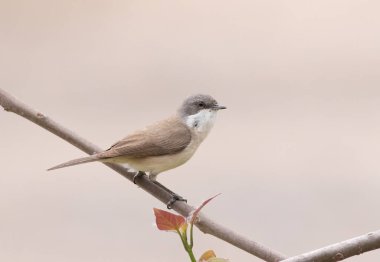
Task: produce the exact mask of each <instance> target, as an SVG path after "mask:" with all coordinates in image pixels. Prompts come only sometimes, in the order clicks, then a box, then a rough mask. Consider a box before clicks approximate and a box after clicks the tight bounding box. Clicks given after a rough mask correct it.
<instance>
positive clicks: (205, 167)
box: [0, 0, 380, 262]
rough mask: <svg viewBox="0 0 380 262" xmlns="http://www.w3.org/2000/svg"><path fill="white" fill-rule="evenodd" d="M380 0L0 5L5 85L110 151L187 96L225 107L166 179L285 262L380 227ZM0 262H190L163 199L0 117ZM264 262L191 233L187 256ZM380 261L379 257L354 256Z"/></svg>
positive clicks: (38, 0) (0, 65) (360, 261)
mask: <svg viewBox="0 0 380 262" xmlns="http://www.w3.org/2000/svg"><path fill="white" fill-rule="evenodd" d="M379 10H380V4H379V2H378V1H375V0H373V1H364V0H357V1H353V0H351V1H347V0H340V1H327V0H323V1H303V0H298V1H289V0H286V1H285V0H283V1H255V0H254V1H243V0H238V1H225V0H212V1H204V0H202V1H201V0H199V1H198V0H196V1H190V0H186V1H185V0H175V1H174V0H173V1H160V0H151V1H148V0H139V1H137V0H136V1H128V0H123V1H114V0H111V1H94V0H92V1H77V0H75V1H74V0H65V1H63V0H62V1H51V0H35V1H20V0H14V1H4V0H3V1H1V4H0V56H1V59H0V87H1V88H3V89H6V90H8V91H9V92H11V93H12V94H14V95H15V96H17V97H18V98H20V99H21V100H23V101H25V102H26V103H28V104H29V105H31V106H32V107H34V108H36V109H39V110H41V111H42V112H43V113H46V114H48V115H49V116H51V117H52V118H53V119H55V120H57V121H58V122H60V123H62V124H63V125H65V126H67V127H70V128H71V129H72V130H74V131H75V132H77V133H78V134H80V135H81V136H84V137H86V138H87V139H89V140H90V141H92V142H94V143H96V144H98V145H99V146H102V147H104V148H106V147H108V146H109V145H110V144H112V143H113V142H115V141H116V140H118V139H120V138H122V137H123V136H125V135H126V134H127V133H128V132H131V131H134V130H135V129H137V128H140V127H143V126H144V125H146V124H149V123H151V122H153V121H155V120H158V119H161V118H163V117H166V116H167V115H169V114H172V113H174V110H176V108H177V107H178V106H179V105H180V103H181V101H182V100H183V99H184V98H185V97H186V96H188V95H190V94H194V93H198V92H202V93H207V94H211V95H213V96H214V97H215V98H216V99H217V100H218V101H219V102H220V104H223V105H226V106H227V107H228V110H225V111H223V112H220V114H219V115H218V121H217V123H216V125H215V127H214V129H213V131H212V132H211V134H210V136H209V137H208V139H206V141H205V142H204V144H203V145H202V146H201V147H200V149H199V151H198V152H197V154H196V155H195V157H194V158H193V159H192V160H191V161H189V162H188V163H187V164H185V165H184V166H182V167H180V168H177V169H175V170H172V171H169V172H167V173H166V174H163V175H161V176H159V181H161V182H162V183H164V184H165V185H167V186H169V187H170V188H172V189H174V190H175V191H176V192H178V193H180V194H181V195H183V196H186V197H187V198H188V200H189V203H190V204H194V205H196V204H198V203H200V202H201V201H202V200H204V199H206V198H208V197H209V196H212V195H214V194H216V193H222V195H221V196H219V197H218V198H217V199H215V200H214V201H213V202H212V203H210V204H209V205H208V206H207V208H205V211H206V212H207V214H208V215H209V216H211V217H213V218H215V219H216V220H218V221H219V222H220V223H222V224H224V225H226V226H228V227H230V228H232V229H234V230H236V231H238V232H241V233H243V234H245V235H247V236H249V237H250V238H251V239H254V240H256V241H259V242H261V243H264V244H266V245H268V246H269V247H272V248H274V249H276V250H278V251H281V252H283V253H285V254H288V255H295V254H298V253H302V252H305V251H310V250H312V249H315V248H318V247H322V246H324V245H327V244H331V243H334V242H338V241H341V240H345V239H348V238H351V237H354V236H357V235H361V234H364V233H366V232H369V231H371V230H377V229H379V228H380V222H379V221H380V209H379V201H380V200H379V199H380V198H379V197H380V161H379V157H380V110H379V104H380V88H379V83H380V35H379V34H380V31H379V28H380V16H379ZM0 127H1V129H0V132H1V133H0V134H1V135H0V163H1V174H0V212H1V215H0V261H12V262H18V261H39V262H43V261H55V262H61V261H62V262H63V261H70V262H76V261H78V262H85V261H89V262H104V261H112V262H116V261H147V262H148V261H152V262H167V261H188V258H187V257H186V254H185V253H184V251H183V250H182V246H181V243H180V241H179V239H178V238H177V236H176V235H174V234H170V233H164V232H159V231H158V230H156V229H155V228H154V227H153V226H152V224H153V221H154V217H153V212H152V208H153V207H158V208H164V205H163V204H161V203H159V202H158V201H157V200H155V199H153V198H152V197H151V196H149V195H147V194H146V193H144V192H143V191H142V190H140V189H138V188H137V187H136V186H134V185H133V184H131V183H130V182H129V181H127V180H126V179H124V178H122V177H121V176H119V175H117V174H115V173H113V172H112V171H111V170H109V169H107V168H106V167H104V166H102V165H101V164H97V163H94V164H88V165H83V166H77V167H72V168H67V169H62V170H57V171H54V172H50V173H48V172H46V171H45V170H46V169H47V168H49V167H51V166H53V165H56V164H59V163H61V162H64V161H66V160H70V159H72V158H76V157H81V156H83V155H84V154H83V153H82V152H80V151H79V150H77V149H76V148H74V147H73V146H71V145H69V144H67V143H66V142H63V141H61V140H60V139H58V138H56V137H55V136H53V135H51V134H50V133H48V132H46V131H45V130H43V129H41V128H39V127H37V126H36V125H34V124H32V123H30V122H28V121H26V120H24V119H22V118H20V117H18V116H16V115H13V114H10V113H7V112H0ZM209 248H212V249H214V250H215V251H216V253H217V254H218V255H219V256H221V257H225V258H230V259H231V261H259V260H258V259H256V258H254V257H252V256H250V255H248V254H246V253H245V252H243V251H240V250H238V249H236V248H234V247H232V246H230V245H228V244H225V243H223V242H222V241H219V240H217V239H215V238H213V237H211V236H207V235H203V234H201V233H199V231H197V232H196V236H195V252H196V253H197V255H198V256H199V255H200V254H201V252H202V251H204V250H206V249H209ZM379 259H380V251H375V252H372V253H368V254H365V255H362V256H359V257H356V258H353V259H351V260H350V261H355V262H370V261H378V260H379Z"/></svg>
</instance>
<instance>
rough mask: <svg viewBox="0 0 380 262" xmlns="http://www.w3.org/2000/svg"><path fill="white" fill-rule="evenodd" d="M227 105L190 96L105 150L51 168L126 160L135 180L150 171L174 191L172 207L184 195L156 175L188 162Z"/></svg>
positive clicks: (206, 96)
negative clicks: (172, 111)
mask: <svg viewBox="0 0 380 262" xmlns="http://www.w3.org/2000/svg"><path fill="white" fill-rule="evenodd" d="M225 108H226V107H224V106H220V105H218V103H217V102H216V100H215V99H214V98H212V97H211V96H209V95H201V94H199V95H194V96H190V97H188V98H187V99H186V100H185V101H184V102H183V104H182V106H181V107H180V108H179V110H178V112H177V114H175V115H174V116H172V117H169V118H167V119H164V120H161V121H159V122H157V123H155V124H153V125H150V126H147V127H146V128H144V129H142V130H139V131H136V132H134V133H132V134H130V135H129V136H127V137H125V138H124V139H122V140H120V141H118V142H116V143H115V144H113V145H112V146H111V147H110V148H109V149H107V150H105V151H102V152H100V153H96V154H94V155H91V156H88V157H83V158H78V159H74V160H71V161H68V162H65V163H63V164H60V165H57V166H54V167H52V168H50V169H48V170H53V169H58V168H63V167H68V166H74V165H79V164H83V163H88V162H94V161H100V162H108V163H122V164H125V163H126V164H127V165H128V167H129V168H131V169H133V170H134V171H136V172H137V173H136V175H135V177H134V182H135V179H136V178H137V177H138V176H140V175H143V174H144V173H142V172H147V173H149V179H150V180H151V181H153V182H154V183H156V184H158V185H159V186H161V187H162V188H164V189H165V190H166V191H168V192H169V193H171V194H172V196H173V199H172V200H171V201H170V202H169V203H168V208H170V207H171V205H172V204H173V203H174V202H175V201H176V200H184V199H183V198H182V197H180V196H178V195H177V194H175V193H173V192H172V191H170V190H169V189H167V188H166V187H164V186H163V185H161V184H160V183H158V182H157V181H156V177H157V175H158V174H159V173H161V172H163V171H166V170H169V169H173V168H176V167H178V166H180V165H182V164H184V163H186V162H187V161H188V160H189V159H190V158H191V157H192V156H193V154H194V153H195V151H196V150H197V149H198V147H199V145H200V144H201V143H202V141H203V140H204V139H205V138H206V136H207V135H208V133H209V132H210V130H211V128H212V127H213V125H214V122H215V118H216V113H217V111H218V110H220V109H225Z"/></svg>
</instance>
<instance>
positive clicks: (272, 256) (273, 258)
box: [0, 89, 285, 262]
mask: <svg viewBox="0 0 380 262" xmlns="http://www.w3.org/2000/svg"><path fill="white" fill-rule="evenodd" d="M0 105H1V106H2V107H3V108H4V109H5V110H6V111H9V112H13V113H16V114H18V115H20V116H22V117H24V118H26V119H28V120H30V121H32V122H34V123H35V124H37V125H39V126H41V127H43V128H45V129H47V130H48V131H50V132H51V133H53V134H55V135H57V136H59V137H60V138H62V139H64V140H66V141H67V142H69V143H70V144H72V145H73V146H75V147H77V148H79V149H81V150H82V151H84V152H86V153H88V154H93V153H96V152H99V151H101V149H100V148H99V147H97V146H96V145H94V144H92V143H90V142H89V141H87V140H86V139H84V138H81V137H79V136H78V135H76V134H74V133H73V132H72V131H70V130H69V129H67V128H65V127H63V126H62V125H60V124H59V123H57V122H55V121H54V120H52V119H50V118H49V117H47V116H45V115H44V114H42V113H40V112H38V111H36V110H34V109H32V108H31V107H29V106H27V105H26V104H24V103H22V102H21V101H19V100H17V99H16V98H14V97H13V96H11V95H10V94H8V93H7V92H5V91H4V90H2V89H0ZM104 164H105V165H107V166H108V167H110V168H111V169H113V170H115V171H116V172H118V173H119V174H121V175H122V176H124V177H125V178H127V179H128V180H130V181H132V180H133V176H134V173H131V172H129V171H128V169H126V168H124V167H122V166H120V165H116V164H110V163H104ZM136 182H137V184H138V186H139V187H141V188H142V189H144V190H145V191H146V192H148V193H149V194H151V195H152V196H154V197H155V198H157V199H159V200H160V201H162V202H163V203H167V202H168V201H169V200H170V199H171V195H170V194H169V193H167V192H166V191H164V190H163V189H162V188H160V187H159V186H157V185H156V184H154V183H152V182H151V181H150V180H149V179H148V178H147V177H146V176H142V177H141V179H138V180H137V181H136ZM173 209H174V210H175V211H177V212H178V213H180V214H181V215H184V216H188V215H189V214H190V212H192V211H193V210H194V208H193V207H192V206H189V205H187V204H186V203H184V202H176V203H175V204H173ZM196 226H197V227H198V228H199V229H200V230H201V231H202V232H203V233H206V234H210V235H213V236H215V237H217V238H219V239H222V240H224V241H226V242H228V243H230V244H231V245H234V246H236V247H238V248H240V249H242V250H245V251H247V252H248V253H250V254H252V255H255V256H257V257H259V258H261V259H263V260H264V261H268V262H277V261H280V260H282V259H285V256H284V255H282V254H280V253H278V252H276V251H274V250H271V249H269V248H267V247H265V246H263V245H261V244H259V243H257V242H255V241H253V240H249V239H247V238H245V237H243V236H242V235H240V234H237V233H236V232H234V231H232V230H231V229H228V228H226V227H224V226H222V225H220V224H218V223H217V222H215V221H213V220H211V219H210V218H207V217H206V216H204V215H201V217H200V221H199V222H198V223H197V224H196Z"/></svg>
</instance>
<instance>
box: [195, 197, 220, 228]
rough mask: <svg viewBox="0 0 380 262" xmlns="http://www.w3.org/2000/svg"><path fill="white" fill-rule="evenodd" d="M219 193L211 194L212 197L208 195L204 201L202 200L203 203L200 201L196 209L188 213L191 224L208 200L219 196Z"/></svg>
mask: <svg viewBox="0 0 380 262" xmlns="http://www.w3.org/2000/svg"><path fill="white" fill-rule="evenodd" d="M219 195H220V193H219V194H217V195H215V196H213V197H210V198H209V199H207V200H205V201H203V203H202V204H201V205H200V206H199V207H198V208H197V209H195V210H194V212H193V213H192V214H191V215H190V216H191V220H190V223H191V224H194V222H195V219H196V218H197V217H198V214H199V212H200V211H201V209H202V208H203V207H204V206H205V205H207V204H208V202H210V201H211V200H213V199H214V198H216V197H217V196H219Z"/></svg>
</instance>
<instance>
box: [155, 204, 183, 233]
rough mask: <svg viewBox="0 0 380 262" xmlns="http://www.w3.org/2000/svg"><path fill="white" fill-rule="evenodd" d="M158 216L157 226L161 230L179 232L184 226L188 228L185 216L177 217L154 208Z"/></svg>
mask: <svg viewBox="0 0 380 262" xmlns="http://www.w3.org/2000/svg"><path fill="white" fill-rule="evenodd" d="M153 210H154V215H155V216H156V225H157V228H158V229H159V230H164V231H177V230H180V229H181V228H182V227H183V226H186V221H185V218H184V217H183V216H179V215H175V214H172V213H169V212H167V211H164V210H161V209H157V208H153Z"/></svg>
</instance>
